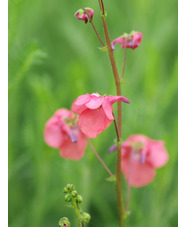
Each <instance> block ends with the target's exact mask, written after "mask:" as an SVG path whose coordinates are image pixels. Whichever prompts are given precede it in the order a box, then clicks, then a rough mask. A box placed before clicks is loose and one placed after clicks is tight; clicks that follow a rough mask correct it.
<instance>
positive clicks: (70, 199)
mask: <svg viewBox="0 0 186 227" xmlns="http://www.w3.org/2000/svg"><path fill="white" fill-rule="evenodd" d="M63 192H64V193H65V202H66V203H67V206H68V207H71V208H73V209H74V211H75V213H76V216H77V218H78V221H80V222H81V223H83V224H84V223H88V222H89V221H90V219H91V216H90V214H88V213H86V212H83V210H82V209H81V208H80V203H82V201H83V197H82V196H81V195H79V194H78V192H77V191H76V190H75V187H74V185H73V184H67V185H66V186H65V187H64V189H63Z"/></svg>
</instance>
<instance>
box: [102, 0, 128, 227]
mask: <svg viewBox="0 0 186 227" xmlns="http://www.w3.org/2000/svg"><path fill="white" fill-rule="evenodd" d="M98 1H99V6H100V11H101V16H102V22H103V27H104V32H105V38H106V42H107V47H108V54H109V58H110V62H111V66H112V71H113V74H114V79H115V84H116V90H117V95H118V96H121V84H120V78H119V74H118V70H117V67H116V62H115V59H114V54H113V50H112V47H111V42H110V36H109V31H108V27H107V22H106V17H105V10H104V4H103V1H102V0H98ZM117 110H118V125H117V126H118V127H117V129H118V132H117V133H118V145H117V169H116V191H117V198H118V208H119V221H120V222H119V223H120V225H119V226H120V227H123V226H124V205H123V198H122V184H121V143H120V140H121V137H122V133H121V129H122V128H121V126H122V108H121V101H118V102H117Z"/></svg>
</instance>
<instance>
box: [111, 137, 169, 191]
mask: <svg viewBox="0 0 186 227" xmlns="http://www.w3.org/2000/svg"><path fill="white" fill-rule="evenodd" d="M115 149H117V146H116V145H114V146H113V147H111V148H110V150H109V151H110V152H112V151H113V150H115ZM121 152H122V153H121V155H122V157H121V169H122V172H123V173H124V176H125V179H126V180H127V181H128V182H129V184H130V185H131V186H133V187H141V186H144V185H147V184H149V183H150V182H151V181H152V180H153V179H154V177H155V169H156V168H159V167H162V166H164V165H165V164H166V163H167V161H168V153H167V150H166V148H165V146H164V142H163V141H159V140H158V141H156V140H151V139H149V138H148V137H146V136H144V135H132V136H130V137H129V138H128V139H127V140H126V141H125V142H123V143H122V150H121Z"/></svg>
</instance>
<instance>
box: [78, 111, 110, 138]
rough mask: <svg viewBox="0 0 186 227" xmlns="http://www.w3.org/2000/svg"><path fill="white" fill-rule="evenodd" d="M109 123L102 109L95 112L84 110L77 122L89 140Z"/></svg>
mask: <svg viewBox="0 0 186 227" xmlns="http://www.w3.org/2000/svg"><path fill="white" fill-rule="evenodd" d="M110 123H111V120H109V119H108V118H107V116H106V114H105V112H104V111H103V108H102V107H101V108H99V109H96V110H91V109H86V110H85V111H83V112H82V113H81V115H80V116H79V121H78V124H79V126H80V129H81V130H82V132H83V133H85V135H87V136H88V137H90V138H96V137H97V135H98V134H99V133H101V132H102V131H104V130H105V129H106V128H107V127H108V126H109V125H110Z"/></svg>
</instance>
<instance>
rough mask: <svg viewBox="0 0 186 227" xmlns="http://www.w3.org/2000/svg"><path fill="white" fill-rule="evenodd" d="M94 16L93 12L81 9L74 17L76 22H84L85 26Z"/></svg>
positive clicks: (89, 9)
mask: <svg viewBox="0 0 186 227" xmlns="http://www.w3.org/2000/svg"><path fill="white" fill-rule="evenodd" d="M93 15H94V10H93V9H91V8H87V7H86V8H83V9H79V10H78V11H77V12H76V13H75V17H76V18H77V19H78V20H84V21H85V24H86V23H87V22H88V19H90V20H92V18H93Z"/></svg>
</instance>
